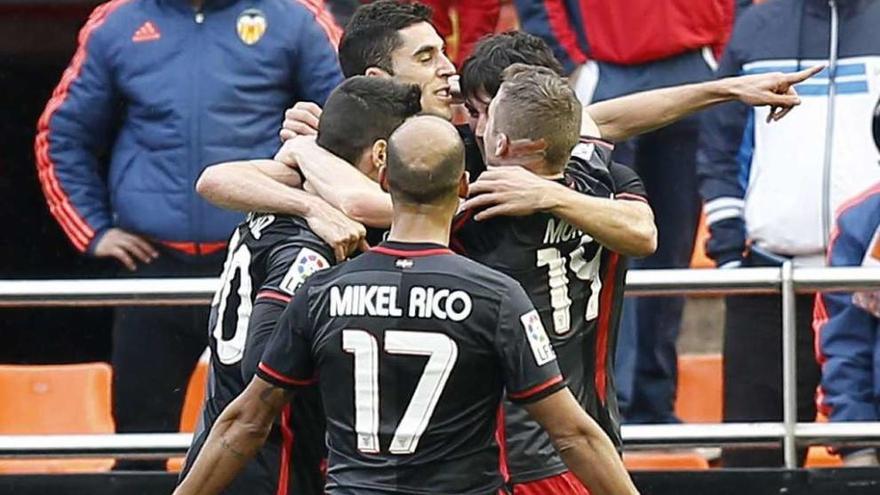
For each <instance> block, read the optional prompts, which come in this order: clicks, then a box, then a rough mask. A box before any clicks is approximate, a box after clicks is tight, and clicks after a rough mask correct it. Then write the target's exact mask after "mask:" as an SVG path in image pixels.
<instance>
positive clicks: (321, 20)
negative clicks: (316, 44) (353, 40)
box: [294, 0, 342, 51]
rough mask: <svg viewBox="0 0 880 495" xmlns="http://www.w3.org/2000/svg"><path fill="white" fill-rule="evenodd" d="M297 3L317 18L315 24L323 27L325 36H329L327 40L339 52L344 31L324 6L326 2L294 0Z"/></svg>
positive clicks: (319, 0) (320, 0)
mask: <svg viewBox="0 0 880 495" xmlns="http://www.w3.org/2000/svg"><path fill="white" fill-rule="evenodd" d="M294 1H295V2H296V3H298V4H300V5H302V6H303V7H305V8H306V10H308V11H309V12H311V13H312V15H313V16H315V22H317V23H318V25H319V26H321V29H323V30H324V34H326V35H327V40H328V41H330V44H331V45H333V48H334V49H336V50H337V51H338V50H339V40H340V39H341V38H342V29H340V28H339V26H337V25H336V21H335V20H334V19H333V16H332V15H331V14H330V12H328V11H327V8H326V7H325V6H324V2H323V1H322V0H294Z"/></svg>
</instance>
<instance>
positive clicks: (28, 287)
mask: <svg viewBox="0 0 880 495" xmlns="http://www.w3.org/2000/svg"><path fill="white" fill-rule="evenodd" d="M626 282H627V285H626V293H627V295H632V296H658V295H675V294H706V293H712V294H718V295H723V294H743V293H749V294H754V293H764V294H770V293H778V292H779V290H780V287H781V283H782V282H781V276H780V271H779V269H777V268H740V269H735V270H711V269H710V270H632V271H630V272H629V273H628V274H627V278H626ZM794 283H795V288H796V289H797V290H798V292H813V291H815V290H825V291H853V290H869V289H878V288H880V268H859V267H852V268H795V269H794ZM217 284H218V282H217V279H215V278H164V279H95V280H3V281H0V307H27V306H30V307H33V306H42V307H45V306H119V305H136V306H147V305H150V306H152V305H203V304H208V303H209V302H210V300H211V297H212V296H213V293H214V290H215V289H216V288H217Z"/></svg>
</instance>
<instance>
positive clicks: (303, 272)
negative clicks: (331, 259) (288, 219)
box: [278, 248, 330, 295]
mask: <svg viewBox="0 0 880 495" xmlns="http://www.w3.org/2000/svg"><path fill="white" fill-rule="evenodd" d="M329 267H330V263H328V262H327V260H326V259H325V258H324V257H323V256H321V255H320V254H318V253H317V252H315V251H313V250H311V249H309V248H302V249H300V251H299V254H298V255H297V256H296V259H295V260H293V264H291V265H290V269H289V270H287V275H285V276H284V279H283V280H282V281H281V284H280V285H279V286H278V287H279V288H280V289H281V290H283V291H284V292H286V293H288V294H290V295H293V293H294V292H296V290H297V289H299V287H300V286H301V285H302V284H303V283H304V282H305V281H306V279H308V278H309V277H310V276H311V275H312V274H313V273H315V272H317V271H319V270H323V269H325V268H329Z"/></svg>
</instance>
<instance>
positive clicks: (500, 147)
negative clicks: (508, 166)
mask: <svg viewBox="0 0 880 495" xmlns="http://www.w3.org/2000/svg"><path fill="white" fill-rule="evenodd" d="M493 151H494V153H495V156H497V157H498V158H503V157H504V156H506V155H507V154H508V152H509V151H510V138H509V137H507V134H504V133H500V134H498V139H496V140H495V149H494V150H493Z"/></svg>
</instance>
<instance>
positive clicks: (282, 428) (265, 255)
mask: <svg viewBox="0 0 880 495" xmlns="http://www.w3.org/2000/svg"><path fill="white" fill-rule="evenodd" d="M335 259H336V258H335V256H334V253H333V250H332V249H330V247H329V246H328V245H327V244H325V243H324V242H323V241H322V240H321V239H320V238H319V237H318V236H317V235H316V234H315V233H313V232H312V231H311V229H310V228H309V226H308V224H307V223H306V222H305V220H303V219H301V218H298V217H290V216H279V215H270V214H253V213H252V214H250V215H249V216H248V218H247V219H246V220H245V221H244V222H242V223H241V224H240V225H239V226H238V227H237V228H236V230H235V231H234V232H233V234H232V237H231V239H230V241H229V247H228V254H227V258H226V261H225V263H224V265H223V273H222V275H221V277H220V284H221V285H220V288H219V289H218V290H217V291H216V293H215V294H214V299H213V301H212V303H211V312H210V317H209V324H208V328H209V346H210V349H211V363H210V368H209V375H208V388H207V393H206V398H205V405H204V407H203V410H202V418H201V421H199V427H198V430H197V431H196V433H195V435H194V441H193V446H192V448H191V449H190V452H189V454H188V456H187V463H186V464H187V468H188V467H189V466H190V465H191V464H192V462H193V461H194V460H195V456H196V455H197V454H198V451H199V450H200V449H201V446H202V444H203V443H204V441H205V439H206V438H207V435H208V433H209V432H210V429H211V427H212V426H213V424H214V422H215V421H216V420H217V418H218V417H219V416H220V413H221V412H222V411H223V409H224V408H225V407H226V405H227V404H229V403H230V402H231V401H232V400H233V399H235V397H237V396H238V395H239V394H240V393H241V392H242V391H243V390H244V388H245V386H246V385H247V383H248V382H250V379H251V377H252V376H253V374H254V372H255V371H256V365H257V363H258V362H259V358H260V356H261V355H262V351H263V348H264V347H265V345H266V342H267V341H268V339H269V337H270V336H271V333H272V330H273V329H274V328H275V325H276V323H277V321H278V318H279V317H280V316H281V313H282V312H283V310H284V308H285V307H286V306H287V303H288V302H289V301H290V299H291V297H292V296H293V295H294V293H295V292H296V291H297V289H298V288H299V286H300V285H302V283H303V282H304V281H305V280H306V278H308V276H309V275H311V274H312V273H314V272H316V271H319V270H323V269H325V268H329V267H330V266H331V265H332V264H334V263H335ZM306 402H307V401H306V400H305V399H303V405H300V404H294V406H298V407H295V408H296V409H297V411H293V414H291V411H289V410H288V411H285V413H284V415H283V417H282V418H281V419H280V421H279V423H278V425H277V426H276V428H275V430H274V431H273V434H272V437H271V438H270V440H269V442H268V446H267V448H266V449H264V451H263V452H261V454H260V456H258V458H257V459H255V460H254V461H252V462H251V463H250V465H249V467H248V469H246V471H245V472H246V473H247V474H248V476H245V477H243V478H246V479H247V480H248V482H249V483H251V486H250V487H249V488H245V489H244V490H245V491H244V492H242V490H239V489H237V488H236V485H233V487H232V488H231V489H230V490H228V491H227V492H226V493H272V494H275V493H296V494H298V495H303V494H317V493H323V492H322V491H321V489H322V484H323V480H322V479H321V476H320V463H321V459H322V458H323V455H324V451H323V435H322V434H321V433H320V432H319V433H317V434H316V435H315V438H313V439H311V440H310V441H306V438H302V435H301V438H299V441H298V442H297V445H296V448H295V449H293V447H292V446H291V445H290V443H291V442H285V440H286V438H287V437H290V436H292V435H291V432H292V431H293V430H298V429H299V428H298V426H299V425H300V424H304V425H305V424H306V423H309V424H308V425H307V426H308V427H309V428H310V429H314V430H316V431H317V430H320V429H321V426H322V425H323V417H322V414H321V411H320V410H318V411H312V409H315V407H311V406H310V404H307V403H306ZM313 402H314V403H315V404H316V407H318V408H319V407H320V404H319V401H318V400H317V393H315V400H313ZM309 443H312V444H317V445H308V444H309ZM273 447H276V448H274V449H273ZM285 449H286V451H285ZM283 456H287V461H286V462H285V461H283V459H282V458H283ZM291 457H294V458H296V457H308V458H309V459H308V461H305V459H294V460H302V461H303V462H298V463H293V462H291ZM280 464H284V465H283V466H282V465H280ZM290 465H294V466H295V467H302V468H303V469H302V470H301V472H299V473H296V472H295V473H293V478H294V479H293V480H290V479H289V478H290V473H282V472H280V471H281V470H286V469H287V468H288V467H289V466H290ZM307 465H308V466H311V469H308V466H307ZM261 469H262V470H263V471H266V472H265V476H259V475H258V476H252V475H253V474H255V473H259V472H260V471H261ZM254 477H257V478H266V479H265V480H264V483H260V484H259V485H258V486H254V485H253V484H252V483H253V478H254ZM292 481H295V482H296V484H297V488H296V489H293V485H294V483H293V482H292ZM279 485H288V486H290V487H291V489H290V490H289V491H288V490H286V489H284V486H281V488H282V489H281V490H277V489H276V486H279Z"/></svg>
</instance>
